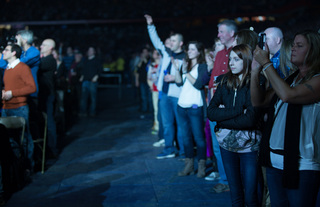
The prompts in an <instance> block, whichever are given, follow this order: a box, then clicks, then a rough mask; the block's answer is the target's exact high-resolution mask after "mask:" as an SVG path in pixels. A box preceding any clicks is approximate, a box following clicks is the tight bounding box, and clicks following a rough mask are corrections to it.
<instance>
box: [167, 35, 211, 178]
mask: <svg viewBox="0 0 320 207" xmlns="http://www.w3.org/2000/svg"><path fill="white" fill-rule="evenodd" d="M173 65H174V66H175V68H176V70H177V71H178V72H176V75H175V81H176V83H177V84H178V85H180V86H182V89H181V93H180V96H179V99H178V109H177V112H178V119H179V121H178V123H179V124H178V128H179V129H180V132H181V136H182V138H183V144H184V149H185V156H186V158H185V167H184V169H183V170H182V171H181V172H179V173H178V175H179V176H186V175H189V174H193V173H194V167H193V166H194V164H193V159H194V157H195V155H194V144H193V143H194V142H195V143H196V146H197V157H198V173H197V177H199V178H202V177H204V176H205V170H206V166H205V162H206V158H207V155H206V141H205V135H204V123H205V120H206V119H205V114H206V112H205V111H206V101H205V93H204V86H205V85H206V84H207V83H208V81H209V74H208V69H207V64H206V62H205V53H204V47H203V44H202V43H200V42H196V41H193V42H190V43H189V44H188V51H187V59H186V60H185V61H184V63H183V65H182V68H181V70H179V68H178V67H176V64H175V63H174V64H173Z"/></svg>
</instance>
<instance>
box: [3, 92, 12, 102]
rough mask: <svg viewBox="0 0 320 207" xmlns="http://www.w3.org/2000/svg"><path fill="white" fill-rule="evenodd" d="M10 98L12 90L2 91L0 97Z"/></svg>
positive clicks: (7, 99)
mask: <svg viewBox="0 0 320 207" xmlns="http://www.w3.org/2000/svg"><path fill="white" fill-rule="evenodd" d="M11 98H12V91H5V92H4V91H2V99H4V100H6V101H9V100H10V99H11Z"/></svg>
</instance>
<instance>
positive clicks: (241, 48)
mask: <svg viewBox="0 0 320 207" xmlns="http://www.w3.org/2000/svg"><path fill="white" fill-rule="evenodd" d="M231 51H233V52H235V53H236V54H237V55H238V57H239V58H240V59H241V60H243V78H242V79H241V80H240V79H239V75H238V74H233V73H232V72H231V70H230V66H229V61H230V59H229V61H228V69H229V71H228V72H227V73H226V75H225V76H224V77H223V79H222V80H221V83H222V84H224V83H225V82H226V84H227V87H228V88H229V89H236V88H238V87H240V88H241V87H243V86H244V85H246V84H249V81H250V72H251V63H252V50H251V47H250V46H249V45H246V44H240V45H236V46H234V47H233V48H232V49H231ZM231 51H230V52H231ZM229 56H230V54H229Z"/></svg>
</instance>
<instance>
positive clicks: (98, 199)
mask: <svg viewBox="0 0 320 207" xmlns="http://www.w3.org/2000/svg"><path fill="white" fill-rule="evenodd" d="M122 92H123V94H122V99H118V95H117V94H118V93H117V89H115V88H114V89H99V105H98V111H99V113H98V115H97V116H96V117H94V118H81V119H78V120H77V122H76V123H75V124H74V125H73V127H72V128H71V129H70V130H69V131H68V132H67V135H66V137H64V139H63V140H60V144H61V145H63V149H62V151H61V153H60V156H59V158H58V159H57V160H56V162H55V163H53V164H52V165H51V166H50V167H49V168H48V169H47V170H46V172H45V173H44V174H40V173H36V174H34V175H33V177H32V179H33V182H32V183H31V184H29V185H28V186H26V187H24V188H23V189H22V190H21V191H19V192H16V193H15V194H14V195H13V196H12V197H11V198H10V200H9V201H8V203H7V205H6V206H8V207H13V206H18V207H20V206H23V207H29V206H30V207H44V206H45V207H51V206H54V207H69V206H75V207H82V206H83V207H95V206H119V207H120V206H121V207H122V206H139V207H144V206H175V207H180V206H184V207H189V206H218V207H219V206H221V207H223V206H231V202H230V195H229V193H221V194H213V193H210V192H209V190H210V189H211V188H212V187H213V185H214V184H215V182H210V181H205V180H204V179H199V178H197V177H196V175H192V176H187V177H178V176H177V172H178V171H179V170H181V169H182V168H183V165H184V163H183V162H182V161H181V160H179V159H178V158H171V159H164V160H157V159H156V158H155V157H156V155H157V154H158V153H159V152H160V151H161V148H155V147H153V146H152V144H153V142H155V141H156V140H157V136H156V135H152V134H151V130H150V129H151V125H152V116H151V114H149V115H147V116H146V117H145V118H144V119H141V118H140V114H139V112H138V108H139V107H138V105H137V101H135V98H134V94H135V93H134V91H133V89H132V88H123V90H122ZM207 167H208V169H207V170H208V173H209V171H210V170H212V163H210V161H209V160H208V161H207Z"/></svg>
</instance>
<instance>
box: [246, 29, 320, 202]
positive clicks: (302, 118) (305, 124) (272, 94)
mask: <svg viewBox="0 0 320 207" xmlns="http://www.w3.org/2000/svg"><path fill="white" fill-rule="evenodd" d="M268 55H269V48H268V45H267V47H266V51H264V50H261V49H260V48H259V47H257V48H256V49H255V51H254V61H253V64H252V73H251V100H252V104H253V105H254V106H260V107H261V106H265V107H269V109H270V110H269V113H268V121H267V126H266V128H265V130H264V134H263V137H262V141H261V147H260V154H259V158H260V162H261V164H262V165H263V166H265V167H266V175H267V183H268V188H269V192H270V198H271V205H272V206H315V204H316V199H317V194H318V191H319V186H320V164H319V160H320V159H319V158H320V153H319V150H318V147H317V146H319V144H320V143H319V140H318V139H316V138H317V137H319V136H320V134H319V132H320V131H319V130H318V129H319V127H318V124H317V123H319V114H320V113H319V100H320V90H319V89H320V76H319V75H320V73H319V68H320V59H319V56H320V36H319V34H318V33H317V32H315V31H303V32H299V33H297V34H296V35H295V38H294V42H293V45H292V53H291V62H292V64H294V65H295V66H297V67H298V71H296V72H295V73H293V74H292V75H291V76H289V77H288V78H287V79H286V81H284V80H283V79H282V77H281V76H279V74H278V73H277V72H276V70H275V68H274V66H273V63H272V62H270V60H269V57H268ZM261 71H264V72H265V74H266V76H267V78H268V79H269V81H270V83H271V85H272V88H269V89H268V91H264V89H263V88H261V87H260V86H259V74H260V72H261Z"/></svg>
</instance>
